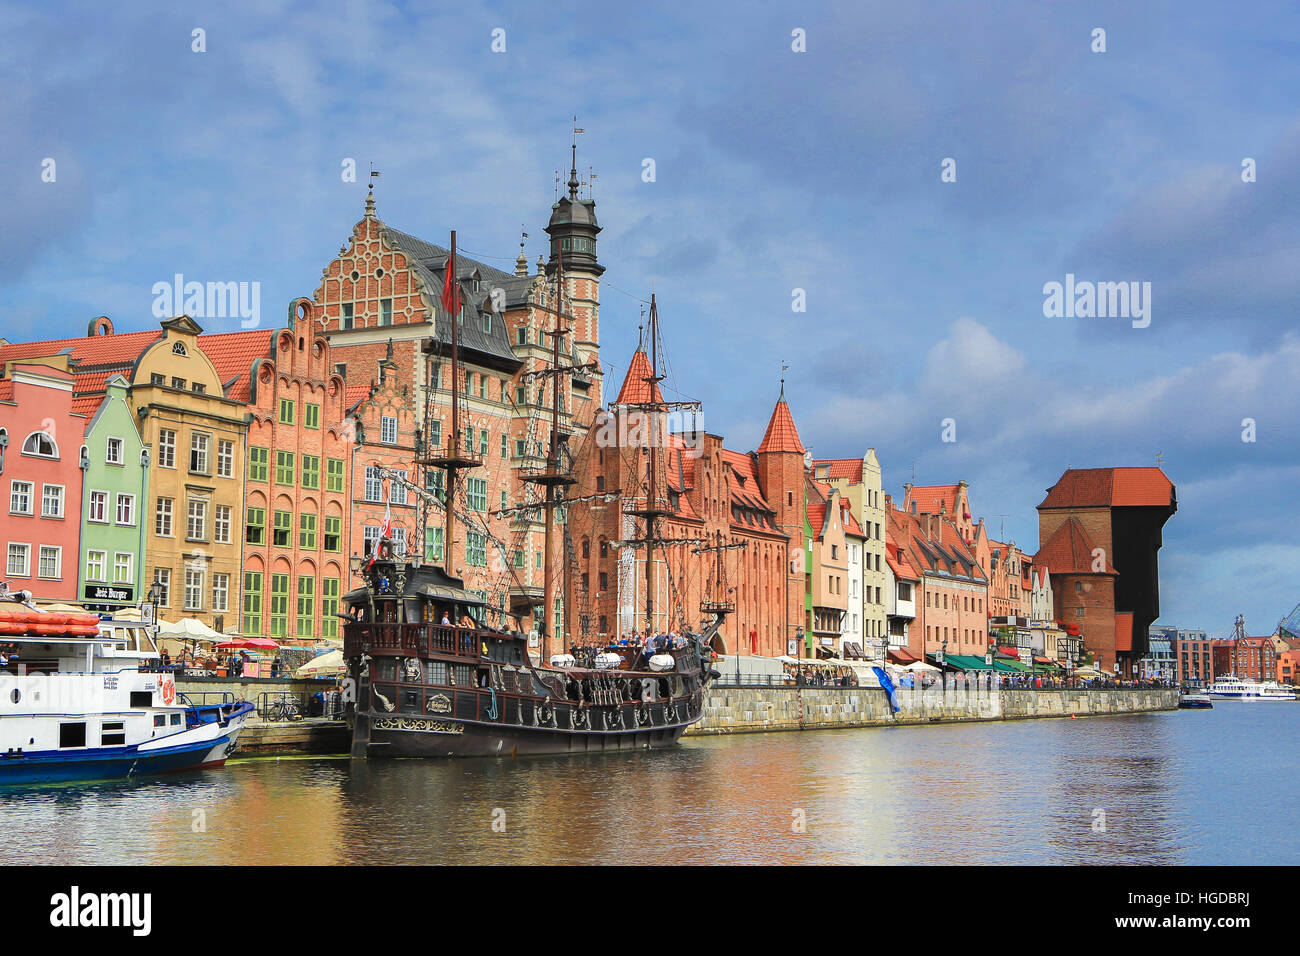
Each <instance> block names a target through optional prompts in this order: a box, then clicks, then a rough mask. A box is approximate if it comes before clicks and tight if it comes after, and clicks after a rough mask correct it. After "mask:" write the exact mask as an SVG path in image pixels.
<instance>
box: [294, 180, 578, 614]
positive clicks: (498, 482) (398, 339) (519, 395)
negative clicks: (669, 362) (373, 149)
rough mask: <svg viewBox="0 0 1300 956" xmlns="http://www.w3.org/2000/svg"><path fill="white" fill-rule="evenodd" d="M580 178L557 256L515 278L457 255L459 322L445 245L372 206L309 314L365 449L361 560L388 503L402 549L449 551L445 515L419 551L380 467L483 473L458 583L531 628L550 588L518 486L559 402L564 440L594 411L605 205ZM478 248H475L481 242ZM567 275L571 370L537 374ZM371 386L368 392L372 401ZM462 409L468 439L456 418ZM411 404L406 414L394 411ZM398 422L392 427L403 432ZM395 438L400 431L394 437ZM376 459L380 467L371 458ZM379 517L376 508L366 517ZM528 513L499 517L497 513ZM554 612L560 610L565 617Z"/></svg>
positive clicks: (554, 237)
mask: <svg viewBox="0 0 1300 956" xmlns="http://www.w3.org/2000/svg"><path fill="white" fill-rule="evenodd" d="M578 193H579V184H578V181H577V174H576V170H575V171H574V172H573V173H572V177H571V181H570V183H569V191H568V195H567V196H564V197H562V198H561V199H560V200H559V201H557V202H556V203H555V205H554V206H553V207H552V210H551V217H550V221H549V223H548V224H547V227H546V232H547V233H548V235H549V237H550V258H549V260H548V261H547V262H546V263H545V264H544V265H543V264H542V263H541V262H540V260H539V263H538V266H539V268H538V270H537V271H536V272H535V273H530V272H529V267H528V262H527V259H526V258H525V256H524V253H523V245H522V244H521V247H520V254H519V257H518V258H517V259H516V262H515V269H514V272H513V273H507V272H504V271H501V270H499V269H497V268H495V267H493V266H490V265H487V264H486V263H483V262H480V261H478V260H476V259H475V258H474V257H473V256H472V255H471V254H467V253H463V252H458V255H457V258H456V275H455V276H453V277H452V278H451V284H453V285H454V286H455V288H456V289H457V290H458V292H459V301H460V302H461V309H460V311H459V313H458V314H457V315H455V316H451V315H448V314H447V313H446V311H445V309H444V308H443V304H442V293H443V290H444V288H445V287H446V286H447V285H448V283H447V278H448V277H447V274H446V270H447V268H448V263H449V261H450V250H449V248H448V247H447V246H442V245H437V244H435V243H431V242H427V241H425V240H423V239H418V238H416V237H414V236H411V235H408V234H406V233H403V232H399V231H398V230H396V229H393V228H392V227H390V226H388V225H387V224H386V223H384V222H383V221H382V220H380V219H379V218H378V216H377V215H376V212H375V205H374V201H373V198H369V199H367V203H366V212H365V216H364V218H363V219H362V220H361V221H360V222H358V223H357V224H356V226H355V227H354V228H353V231H352V236H351V237H350V239H349V241H348V242H347V244H345V245H344V246H343V247H342V248H341V249H340V250H339V254H338V256H337V257H336V258H335V259H333V260H332V261H331V262H330V263H329V264H328V265H327V266H326V267H325V269H324V270H323V273H322V276H323V277H322V280H321V284H320V286H319V287H318V288H317V290H316V292H315V294H314V296H313V302H314V304H315V306H316V308H317V309H318V310H319V321H320V322H321V328H322V330H323V332H324V334H325V335H326V337H327V338H328V339H329V341H330V346H331V352H332V355H333V361H334V362H335V363H336V364H338V365H339V366H341V367H344V368H345V369H346V372H345V374H346V380H347V394H348V396H349V399H350V400H354V402H356V403H359V404H355V403H352V402H350V407H349V415H350V418H351V419H352V420H353V421H354V422H355V423H356V425H357V427H358V429H359V430H360V431H359V433H360V434H363V435H364V438H365V444H364V445H358V448H357V449H356V451H355V455H356V461H355V465H356V467H357V469H358V471H357V478H356V482H355V488H354V492H353V499H354V501H357V502H358V503H359V504H360V507H358V508H356V509H355V511H354V514H353V525H352V552H353V556H354V557H363V556H364V554H365V547H366V542H367V541H369V540H373V539H374V536H375V534H377V532H378V528H379V524H380V522H381V521H382V513H383V507H382V505H383V502H382V501H381V497H387V498H389V499H391V500H392V503H393V505H394V507H396V508H397V509H398V511H400V512H401V514H400V515H399V514H395V515H394V518H395V520H400V521H401V522H402V525H401V527H402V528H403V530H407V531H408V532H409V533H408V535H407V536H406V538H405V547H406V549H407V551H408V553H419V552H420V551H421V550H422V551H423V552H424V553H425V554H426V555H427V556H429V557H430V559H433V558H434V556H435V555H441V554H442V553H443V549H444V548H445V547H446V545H447V544H448V543H447V542H443V541H442V540H441V536H440V535H441V531H440V530H439V529H442V528H444V527H445V520H444V518H443V517H442V513H441V511H440V509H436V508H435V509H434V510H432V511H430V512H429V513H428V516H427V517H428V520H427V522H426V526H427V531H428V536H427V540H425V541H417V540H415V539H414V534H415V530H416V526H417V522H416V513H417V508H416V506H415V505H414V503H413V502H410V501H409V500H408V503H407V506H406V507H407V508H409V512H408V511H406V510H403V506H402V505H401V498H402V495H403V494H404V492H401V491H398V492H394V491H392V490H391V489H389V490H387V491H383V490H380V489H378V488H377V487H376V482H375V480H374V478H373V473H372V478H371V479H370V480H369V481H367V480H366V479H365V468H366V467H367V466H368V465H370V466H372V467H373V464H374V462H380V463H382V464H383V465H384V466H385V467H391V468H394V469H397V470H402V471H405V472H406V473H407V475H408V477H409V478H411V479H412V480H414V481H417V482H419V481H420V480H422V475H423V474H424V470H423V469H422V467H421V463H422V462H432V461H434V460H438V459H447V458H449V457H451V458H457V459H461V460H466V459H468V460H471V461H473V462H474V467H468V468H465V469H463V470H462V471H461V472H460V473H459V478H458V482H457V486H458V487H457V495H456V499H455V500H454V501H453V503H452V506H453V508H454V509H455V510H456V512H457V514H458V515H459V516H460V517H461V518H462V519H463V520H458V521H457V522H455V523H454V535H455V537H454V538H453V540H452V541H451V542H449V544H450V551H451V555H450V556H451V564H452V568H451V570H452V572H453V573H455V574H458V575H461V576H463V577H464V578H465V580H466V585H467V586H468V587H470V588H472V589H475V590H478V591H480V592H481V593H482V594H483V595H484V596H485V597H487V598H488V600H489V601H491V602H492V603H495V604H499V605H501V606H504V607H506V608H507V609H509V610H512V611H514V612H515V613H518V614H521V615H523V619H524V626H525V628H527V626H528V620H529V615H530V614H531V608H532V606H533V604H534V603H535V602H536V601H537V600H538V599H539V598H540V596H541V594H542V590H543V582H542V580H541V574H542V567H543V564H544V555H543V553H542V550H543V534H542V530H543V524H542V520H541V519H542V517H543V516H542V514H541V509H536V508H534V509H529V508H528V506H530V505H535V504H536V503H537V501H538V499H539V497H540V495H539V493H538V490H537V489H536V487H535V486H533V485H532V484H530V483H527V482H525V481H523V480H522V479H523V477H524V476H525V474H526V473H528V472H530V471H536V470H539V469H540V468H541V467H542V466H543V465H544V456H545V453H546V449H547V445H548V442H549V435H550V417H551V409H552V403H553V400H554V398H555V397H554V396H553V393H552V389H553V388H554V387H557V386H558V388H559V389H560V393H559V396H558V404H559V408H560V413H559V416H560V422H559V427H560V429H561V432H562V435H563V437H565V438H566V439H568V440H569V441H571V442H573V443H574V444H576V443H579V442H580V441H581V439H582V437H583V436H584V435H585V432H586V429H587V427H588V425H589V424H590V422H591V418H592V416H593V414H594V413H595V410H596V409H597V408H599V406H600V401H601V399H600V389H601V373H600V368H599V364H598V363H599V279H600V275H601V273H603V272H604V267H603V266H601V265H600V264H599V262H598V261H597V258H596V235H597V233H599V231H600V226H599V225H598V224H597V222H596V216H595V203H594V202H593V201H592V200H590V199H581V198H579V195H578ZM471 241H472V240H471ZM561 262H562V263H563V277H564V289H563V292H564V296H563V306H564V311H565V314H566V317H565V318H564V319H563V322H562V323H561V324H562V332H561V334H560V335H559V336H558V338H559V346H560V362H561V364H562V365H564V366H572V367H573V369H574V370H573V371H572V372H571V373H569V374H566V375H562V376H551V375H543V374H539V373H540V371H541V370H542V368H543V367H544V366H546V365H549V364H551V363H552V360H553V358H554V344H555V338H556V337H555V336H552V335H550V334H548V333H550V332H552V331H554V330H555V329H556V328H557V323H560V317H559V313H558V302H559V299H558V298H557V289H556V285H555V280H556V276H557V275H558V274H559V273H560V266H561ZM453 322H455V324H456V325H455V328H456V333H457V338H458V342H459V358H460V363H461V371H460V376H459V379H458V380H457V381H454V382H453V381H452V380H451V366H450V357H451V356H450V353H451V340H452V335H451V332H452V323H453ZM372 389H373V390H374V394H372ZM453 402H456V403H459V406H460V415H459V418H460V422H459V434H455V435H453V434H452V433H451V430H452V406H453ZM399 406H404V409H405V410H404V411H402V410H400V409H399ZM394 419H396V421H395V422H394V421H393V420H394ZM394 429H395V430H394ZM367 456H369V458H370V459H373V461H371V460H367ZM428 476H429V490H431V491H433V492H434V493H435V494H438V495H441V494H443V493H444V490H443V488H442V487H441V484H440V482H439V480H438V479H439V477H440V473H439V472H437V471H436V470H434V469H430V470H429V471H428ZM372 505H378V506H379V507H377V508H376V507H370V506H372ZM508 508H509V509H514V508H519V509H523V510H520V511H511V512H510V513H507V514H502V513H501V512H502V510H503V509H508ZM557 610H558V609H553V613H556V611H557Z"/></svg>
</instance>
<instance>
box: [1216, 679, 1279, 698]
mask: <svg viewBox="0 0 1300 956" xmlns="http://www.w3.org/2000/svg"><path fill="white" fill-rule="evenodd" d="M1210 696H1211V697H1214V698H1217V699H1220V700H1295V699H1296V692H1295V688H1294V687H1290V686H1286V685H1283V684H1279V683H1277V682H1276V681H1253V680H1242V679H1241V678H1240V677H1235V676H1230V677H1221V678H1219V679H1218V680H1216V681H1215V682H1214V683H1213V684H1211V685H1210Z"/></svg>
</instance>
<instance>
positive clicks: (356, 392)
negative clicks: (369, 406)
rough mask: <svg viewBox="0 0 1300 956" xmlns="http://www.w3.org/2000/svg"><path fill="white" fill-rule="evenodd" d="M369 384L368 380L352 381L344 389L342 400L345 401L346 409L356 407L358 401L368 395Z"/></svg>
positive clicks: (361, 400)
mask: <svg viewBox="0 0 1300 956" xmlns="http://www.w3.org/2000/svg"><path fill="white" fill-rule="evenodd" d="M370 386H371V383H370V382H354V383H353V384H351V385H349V386H348V387H347V388H346V389H344V393H343V394H344V401H346V402H347V409H348V411H351V410H352V409H354V408H356V407H357V405H358V404H359V403H360V402H363V401H365V400H366V398H367V397H369V395H370Z"/></svg>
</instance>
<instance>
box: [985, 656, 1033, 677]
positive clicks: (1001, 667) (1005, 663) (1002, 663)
mask: <svg viewBox="0 0 1300 956" xmlns="http://www.w3.org/2000/svg"><path fill="white" fill-rule="evenodd" d="M993 668H994V670H998V671H1003V672H1004V673H1009V674H1024V673H1027V672H1028V671H1029V668H1028V667H1026V666H1025V665H1024V664H1022V663H1020V661H1017V660H1012V659H1011V658H1009V657H995V658H993Z"/></svg>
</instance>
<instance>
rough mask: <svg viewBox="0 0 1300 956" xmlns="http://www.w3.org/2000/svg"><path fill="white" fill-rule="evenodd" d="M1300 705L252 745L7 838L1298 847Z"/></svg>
mask: <svg viewBox="0 0 1300 956" xmlns="http://www.w3.org/2000/svg"><path fill="white" fill-rule="evenodd" d="M1297 719H1300V706H1292V705H1286V704H1259V705H1250V704H1236V703H1232V702H1229V703H1225V704H1223V705H1221V706H1219V707H1216V708H1215V710H1214V711H1212V712H1182V713H1175V714H1159V715H1150V716H1144V717H1118V718H1095V719H1091V720H1040V721H1021V722H1015V723H989V724H964V725H945V726H935V727H913V728H897V729H883V730H853V731H821V732H812V733H803V734H798V733H790V734H759V735H747V736H736V737H713V738H688V740H687V741H685V742H684V743H683V744H682V745H681V746H680V747H678V748H676V749H674V750H670V751H656V752H653V753H631V754H609V755H582V756H570V757H539V758H520V759H517V760H510V759H495V758H493V759H479V760H459V761H417V760H406V761H383V762H380V761H372V762H364V761H351V760H347V759H319V758H311V759H282V760H245V761H237V762H235V763H233V764H231V765H230V766H229V767H228V768H227V769H226V770H224V771H220V772H209V773H198V774H188V775H179V776H175V777H171V778H167V779H165V780H160V781H146V782H133V783H129V784H123V785H96V786H62V787H38V788H26V789H23V790H10V791H5V792H3V793H0V811H2V812H3V813H4V819H5V823H6V826H5V829H4V832H3V833H0V861H3V862H4V863H23V862H42V863H67V864H75V863H137V864H144V863H176V864H184V863H227V864H249V863H253V864H268V863H297V864H317V865H327V866H328V865H336V864H350V863H375V864H390V863H445V864H462V863H488V864H492V863H762V864H804V863H923V864H933V863H1054V864H1100V865H1117V864H1120V865H1122V864H1132V863H1163V864H1176V863H1218V862H1259V863H1285V862H1290V863H1294V862H1297V860H1300V854H1298V853H1297V850H1296V849H1295V847H1294V845H1293V843H1292V842H1291V841H1290V839H1289V836H1288V833H1287V830H1288V823H1287V821H1288V819H1289V818H1290V814H1291V804H1290V796H1289V795H1290V792H1291V790H1292V785H1293V783H1294V781H1295V780H1296V779H1298V774H1300V758H1298V757H1297V753H1296V747H1295V745H1294V743H1292V741H1294V739H1295V735H1294V733H1293V732H1292V729H1291V728H1292V724H1293V723H1294V722H1295V721H1296V720H1297ZM1241 806H1250V807H1251V808H1252V810H1251V812H1250V813H1248V814H1243V813H1239V812H1237V811H1236V810H1235V809H1233V808H1234V807H1241Z"/></svg>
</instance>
